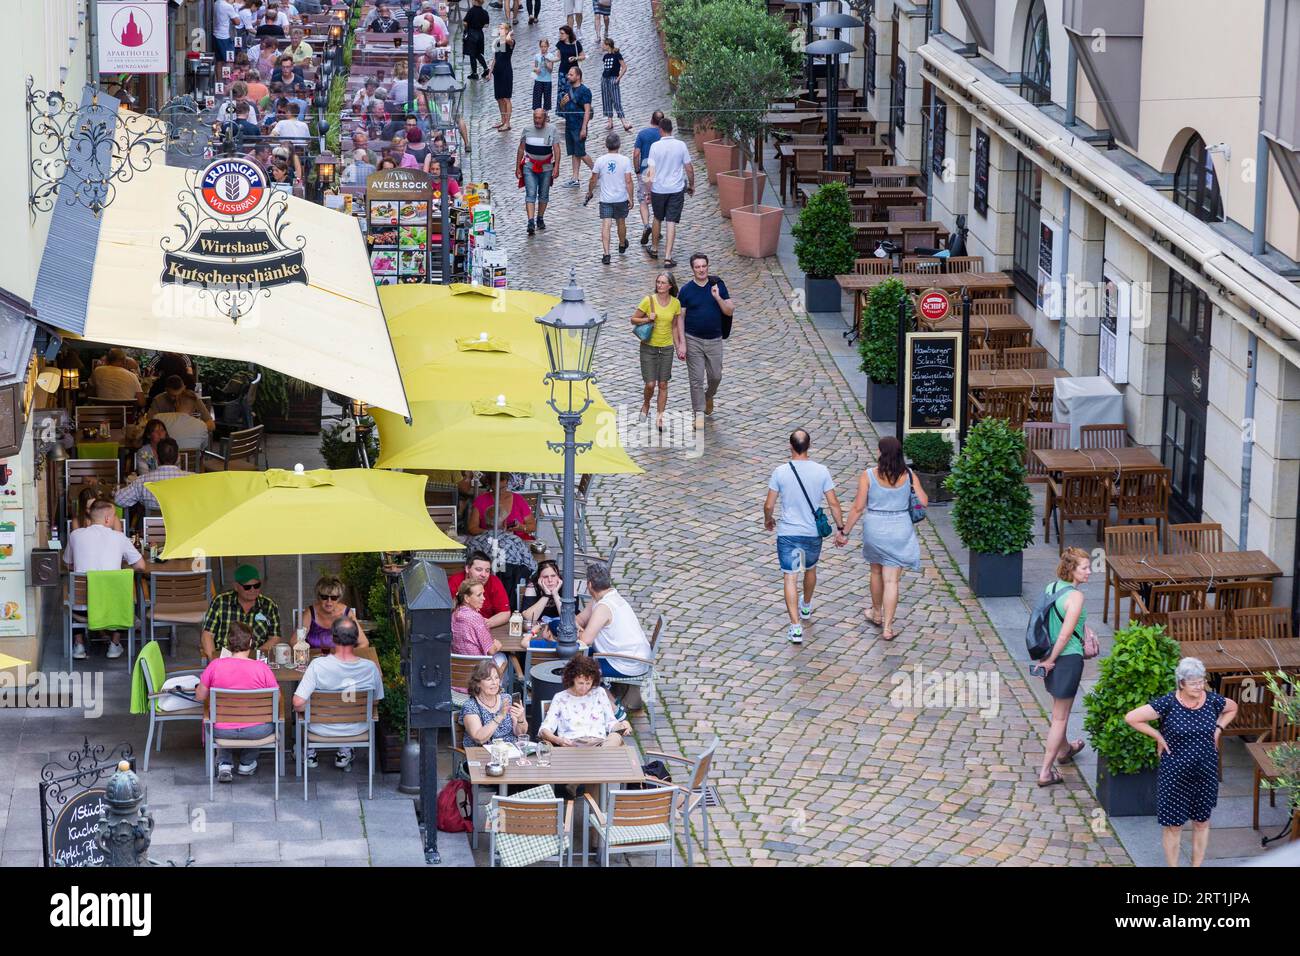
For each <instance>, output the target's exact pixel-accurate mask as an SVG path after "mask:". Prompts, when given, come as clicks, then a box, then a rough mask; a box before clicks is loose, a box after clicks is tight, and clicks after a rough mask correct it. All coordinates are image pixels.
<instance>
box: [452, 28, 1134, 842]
mask: <svg viewBox="0 0 1300 956" xmlns="http://www.w3.org/2000/svg"><path fill="white" fill-rule="evenodd" d="M556 6H557V5H555V4H550V5H548V7H549V9H547V11H546V12H545V15H544V17H543V23H542V24H541V25H539V26H537V27H528V26H525V25H524V21H523V20H522V19H521V23H520V26H518V27H517V28H516V40H517V46H516V50H515V54H514V68H515V101H514V102H515V117H514V129H513V130H512V131H511V132H509V133H498V132H496V131H494V130H493V126H494V125H495V124H496V123H497V122H498V117H497V111H496V106H495V104H494V102H493V101H492V98H491V83H490V82H488V83H484V82H483V81H478V82H477V83H476V84H473V85H472V88H471V90H470V92H468V93H467V94H466V104H467V105H466V108H467V110H468V111H470V112H471V116H472V120H473V126H474V131H475V134H474V152H473V154H472V156H471V157H470V162H469V163H468V164H467V169H466V178H467V179H469V180H484V179H486V180H487V181H488V182H490V183H491V185H492V187H493V189H494V197H493V198H494V203H493V205H494V211H495V213H496V217H497V223H498V229H499V233H500V236H501V237H502V238H503V240H504V244H505V246H506V248H507V249H508V250H509V254H510V264H509V283H510V286H511V287H512V288H522V289H533V290H537V291H545V292H550V293H555V294H558V292H559V290H560V288H561V287H562V285H563V284H564V283H565V282H566V281H567V277H568V270H569V267H570V266H574V267H576V269H577V276H578V281H579V283H580V284H581V285H582V286H583V287H584V288H585V290H586V293H587V297H588V299H589V301H591V302H592V303H593V304H594V305H595V306H596V307H598V308H600V309H604V310H608V312H609V316H610V323H609V326H608V328H607V329H606V331H605V333H604V335H603V336H602V343H601V346H600V350H599V355H598V359H597V361H598V364H599V370H600V384H601V387H602V389H603V391H604V394H605V397H606V398H607V399H608V400H609V402H610V403H611V404H612V405H614V406H615V408H621V409H622V410H623V411H624V412H625V413H626V415H627V417H628V420H629V422H634V421H635V419H636V415H637V413H638V411H639V403H640V395H641V379H640V373H639V369H638V365H637V356H636V350H637V343H636V339H635V338H634V337H633V336H632V335H631V334H630V333H629V326H628V323H627V318H628V316H629V315H630V314H631V312H632V310H633V309H634V308H635V306H636V303H637V302H638V301H639V300H640V298H641V297H642V296H644V295H646V294H647V293H648V292H650V291H651V290H652V284H653V277H654V274H655V271H656V268H657V266H658V263H656V262H653V261H652V260H650V259H649V258H648V257H647V256H646V255H645V254H644V253H643V251H642V249H641V247H640V246H639V245H637V243H636V238H637V237H638V235H639V230H640V221H639V218H638V217H637V215H636V213H635V212H633V214H632V216H631V218H630V220H629V234H630V235H631V236H632V239H633V242H632V246H631V248H630V249H629V250H628V253H627V254H626V256H623V257H619V256H618V254H617V252H615V255H614V263H613V264H612V265H610V266H602V265H601V264H600V252H601V250H600V241H599V221H598V219H597V211H596V204H595V203H594V202H593V203H592V204H591V205H590V206H588V207H586V208H584V207H583V206H582V198H583V196H584V195H585V186H586V172H585V171H584V173H583V176H582V180H583V188H582V189H564V188H559V187H557V188H555V189H553V191H552V193H551V199H552V206H551V209H550V210H549V211H548V214H547V217H546V220H547V225H548V226H549V228H548V229H547V230H546V231H545V232H543V233H539V234H538V235H537V236H536V237H534V238H531V239H530V238H529V237H528V236H527V235H526V234H525V228H524V225H525V220H526V216H525V213H524V211H523V194H522V190H518V189H516V188H515V179H514V172H513V168H512V164H513V157H514V154H515V148H516V146H517V144H518V137H519V135H520V132H521V131H522V130H523V129H524V128H526V127H527V126H529V125H531V118H530V114H529V112H528V110H527V108H526V107H527V106H528V103H529V95H530V91H531V84H532V80H531V77H530V76H529V71H528V64H529V63H530V62H531V58H532V54H533V52H534V51H535V50H536V45H537V39H538V38H539V37H540V36H542V35H543V34H542V32H541V31H542V29H543V27H545V35H546V36H549V37H550V38H551V39H552V41H554V39H555V34H556V28H557V27H558V25H559V23H560V18H559V16H558V14H557V13H556V11H555V9H554V7H556ZM492 16H493V26H494V27H495V24H496V23H497V22H498V21H499V18H500V12H499V11H493V12H492ZM612 19H613V23H612V34H613V36H614V37H615V38H616V40H617V41H618V43H619V46H620V48H621V49H622V51H623V53H624V55H625V56H626V57H627V59H628V60H629V62H630V67H629V71H628V74H627V77H626V80H625V81H624V85H623V103H624V106H625V107H626V109H627V113H628V118H629V121H630V122H632V123H633V124H634V125H635V126H636V128H637V129H640V128H641V127H642V126H644V125H645V123H646V121H647V120H648V118H649V115H650V113H651V111H652V110H654V109H657V108H662V109H664V110H665V111H666V112H668V114H669V115H670V116H671V115H672V109H671V96H670V93H669V90H668V86H667V79H666V76H667V72H666V64H665V61H664V57H663V54H662V52H661V50H660V47H659V43H658V38H657V36H656V34H655V32H654V29H653V25H652V23H651V19H650V8H649V6H648V4H633V3H620V4H617V5H616V6H615V12H614V16H613V18H612ZM592 40H593V34H592V30H591V27H590V25H587V27H586V30H585V33H584V37H583V41H584V44H586V45H587V48H588V51H589V53H590V54H591V55H592V56H591V59H589V61H588V63H587V64H586V66H587V67H589V69H587V70H586V73H587V83H588V85H590V86H592V87H593V88H595V89H596V91H597V92H596V97H595V103H594V108H595V116H594V118H593V121H592V124H591V130H590V136H589V140H588V144H589V150H590V151H591V152H592V153H593V154H594V155H599V154H600V153H602V152H604V148H603V137H604V134H605V128H604V127H605V124H604V118H603V116H601V115H600V95H599V89H598V88H599V66H598V57H596V55H595V51H594V49H592V47H593V46H594V43H593V42H592ZM558 125H559V124H557V126H558ZM620 134H621V135H622V133H621V130H620ZM633 135H634V134H626V135H624V148H623V151H624V152H625V153H629V154H630V152H631V138H632V136H633ZM688 142H689V138H688ZM692 149H693V151H694V153H695V155H696V160H697V187H698V188H697V191H696V194H695V196H694V197H693V198H688V199H687V201H686V209H685V212H684V214H683V221H682V228H681V229H680V231H679V240H678V242H679V244H678V249H677V251H676V258H677V259H678V260H679V262H680V263H681V265H680V266H679V267H678V268H677V270H676V272H677V275H678V277H679V281H680V280H685V279H687V278H689V270H688V268H687V267H686V265H685V263H686V260H687V258H688V256H689V255H690V253H691V252H692V251H696V250H700V251H703V252H705V253H707V254H708V255H709V257H710V260H711V265H710V270H711V272H713V273H715V274H717V275H720V276H721V277H723V278H724V279H725V281H726V282H727V284H728V286H729V287H730V290H731V293H732V297H733V298H734V299H735V300H736V301H737V303H738V309H737V313H736V319H735V332H734V334H733V336H732V338H731V339H730V340H729V342H728V343H727V347H726V350H727V351H726V364H725V371H724V378H723V384H722V388H721V390H720V392H719V395H718V400H717V412H716V415H715V416H714V418H713V420H712V421H710V423H709V425H708V427H707V429H706V431H705V433H704V444H703V447H702V449H700V450H702V455H698V456H697V454H696V452H697V449H695V448H689V449H687V448H648V447H642V448H631V449H629V450H630V451H631V452H632V454H633V456H634V457H635V458H636V460H637V461H638V462H639V463H640V464H641V465H642V466H643V467H644V468H645V469H646V474H645V475H643V476H633V477H627V478H615V479H603V480H601V481H600V482H599V483H598V485H597V486H596V487H597V490H596V493H595V506H594V507H593V508H592V527H593V531H594V534H595V536H596V539H597V541H596V543H597V545H598V546H600V547H606V546H608V545H609V544H610V542H611V541H612V540H613V539H614V538H615V537H616V536H617V537H619V538H620V539H621V544H620V547H619V559H618V561H617V562H616V566H615V578H616V582H617V583H618V584H619V585H620V589H621V590H622V591H623V592H624V593H625V594H626V595H627V596H628V597H629V598H630V599H632V600H634V602H635V603H636V605H637V606H638V608H639V609H640V612H641V617H642V620H643V621H649V620H652V617H653V614H654V613H655V612H662V613H663V614H664V615H665V616H666V618H667V627H666V631H665V634H664V636H663V637H662V638H661V641H660V644H659V653H658V666H657V671H658V674H659V684H658V686H659V697H660V701H661V702H660V707H661V708H662V709H661V710H660V712H659V717H658V724H657V730H658V735H657V740H656V739H655V738H652V737H651V735H650V730H649V724H648V722H647V721H646V720H645V719H644V715H643V714H637V715H636V726H637V731H638V740H639V743H640V745H641V747H642V749H643V750H644V749H658V750H666V751H669V752H674V753H684V754H690V753H694V752H696V751H697V750H699V749H701V748H702V747H704V746H706V745H707V744H708V742H709V741H710V740H711V739H712V737H713V735H714V734H717V735H718V736H719V737H720V738H721V744H720V747H719V751H718V758H717V761H716V763H715V771H714V775H713V782H714V783H715V784H716V786H717V789H718V795H719V799H720V804H721V805H720V807H719V808H718V809H717V810H715V811H714V812H713V814H712V821H713V824H714V832H713V833H712V834H711V839H710V842H709V847H708V853H707V860H708V862H709V863H712V864H754V865H775V864H790V863H802V864H808V863H837V864H844V863H869V864H889V863H921V864H981V865H994V864H1002V863H1012V864H1076V865H1077V864H1088V865H1094V864H1125V863H1128V862H1129V858H1128V856H1127V854H1126V853H1125V852H1124V850H1123V848H1122V847H1121V845H1120V844H1119V842H1118V840H1117V839H1116V838H1115V837H1114V835H1113V834H1111V833H1110V832H1109V831H1108V830H1107V829H1106V828H1105V827H1104V826H1099V827H1097V829H1100V830H1101V834H1100V835H1099V834H1098V833H1096V832H1094V826H1095V825H1096V823H1097V821H1098V819H1099V817H1100V813H1101V811H1100V810H1099V808H1098V807H1097V804H1096V802H1095V801H1094V799H1093V797H1092V795H1091V793H1090V791H1089V790H1088V788H1087V787H1086V786H1085V784H1084V782H1083V780H1082V779H1081V778H1080V776H1079V774H1078V772H1077V771H1076V770H1075V769H1073V768H1063V774H1064V776H1065V779H1066V785H1065V786H1062V787H1050V788H1046V789H1039V788H1038V787H1036V786H1035V773H1036V765H1037V762H1038V759H1039V755H1040V753H1041V736H1042V734H1043V732H1044V730H1045V727H1046V715H1045V713H1044V712H1043V710H1042V708H1041V707H1040V705H1039V704H1038V702H1037V700H1036V699H1035V698H1034V696H1033V695H1032V694H1031V692H1030V690H1029V688H1028V687H1027V686H1026V684H1025V682H1024V680H1023V678H1022V677H1021V676H1020V670H1019V668H1018V667H1017V666H1016V665H1015V663H1014V662H1013V661H1012V660H1010V658H1009V656H1008V655H1007V653H1006V651H1005V649H1004V647H1003V645H1002V643H1001V641H1000V640H999V638H998V637H997V635H996V634H995V633H994V632H993V629H992V627H991V626H990V624H989V622H988V620H987V618H986V617H985V614H984V611H983V610H982V608H981V607H980V605H979V604H978V602H976V601H975V600H974V598H973V597H971V595H970V593H969V591H968V590H967V589H966V587H965V584H964V582H963V580H962V577H961V574H960V572H959V570H958V567H957V564H956V563H955V561H954V559H953V557H952V556H951V555H950V554H949V552H948V551H947V550H946V549H945V548H944V547H943V545H942V543H941V542H940V540H939V538H938V535H937V534H936V533H935V531H934V529H933V528H932V527H930V526H929V524H922V525H921V526H920V528H921V541H922V564H923V566H924V568H925V570H924V572H923V573H922V574H920V575H905V576H904V593H903V598H902V605H901V607H900V621H899V623H900V625H901V628H902V632H901V634H900V636H899V639H898V640H897V641H896V642H894V643H892V644H886V643H881V642H879V641H878V639H877V638H876V634H877V633H878V632H876V631H873V630H869V629H868V628H866V627H865V625H864V624H863V617H862V611H863V607H864V606H865V601H866V599H867V572H866V566H865V565H864V564H863V563H862V560H861V556H860V552H859V550H855V549H860V547H861V544H860V541H861V539H860V537H858V538H857V541H856V542H855V544H854V545H852V546H851V547H850V548H848V549H844V550H839V551H837V550H834V549H831V548H829V546H828V548H827V550H826V551H825V552H824V553H823V559H822V563H821V565H820V566H819V571H820V580H819V584H818V591H817V595H816V610H815V616H814V618H813V621H812V622H811V626H810V627H806V628H805V637H804V643H803V645H802V646H793V645H791V644H789V643H788V642H787V640H786V637H785V627H786V619H785V613H784V607H783V604H782V600H781V593H780V574H779V572H778V570H777V564H776V555H775V543H774V537H773V535H772V534H770V533H767V532H765V531H763V529H762V512H761V505H762V501H763V497H764V495H765V494H766V488H767V480H768V477H769V475H770V474H771V471H772V469H773V468H774V467H775V466H776V465H777V464H779V463H780V462H781V461H783V460H784V458H785V457H786V455H787V451H788V446H787V443H786V436H787V435H788V434H789V432H790V431H791V430H792V429H793V428H794V427H796V426H804V427H807V428H808V429H809V431H810V432H811V435H812V439H813V449H812V456H813V457H814V458H815V459H817V460H819V461H821V462H823V463H824V464H826V465H827V466H828V467H829V468H830V469H831V472H832V474H833V476H834V478H835V481H836V486H837V492H838V494H839V496H840V500H841V502H843V503H844V505H845V507H846V508H847V506H848V504H849V503H850V502H851V500H852V497H853V491H854V488H855V487H856V481H857V475H858V473H859V471H860V470H861V469H862V468H863V467H865V466H866V465H867V464H868V463H869V462H870V455H871V450H874V448H875V443H876V435H875V433H874V432H873V431H872V429H871V426H870V424H869V423H868V422H867V421H866V419H865V416H863V414H862V413H861V410H860V408H859V406H858V404H857V402H856V401H855V400H854V397H853V395H852V393H851V391H850V389H849V388H848V386H847V384H846V382H845V379H844V377H843V375H842V374H841V372H840V371H839V370H838V369H837V368H836V366H835V364H834V362H833V361H832V359H831V358H830V356H829V355H828V353H827V352H826V349H825V346H824V345H823V343H822V340H821V338H820V337H819V336H818V334H817V332H816V331H815V330H814V328H813V326H812V325H811V323H810V322H808V321H807V319H806V317H804V316H801V315H798V314H796V312H795V311H794V310H793V309H792V306H791V303H792V302H794V301H795V297H794V296H793V295H792V289H791V287H790V284H789V282H788V281H787V279H786V277H785V275H784V273H783V272H782V271H781V269H780V268H779V266H778V264H777V260H776V259H775V258H773V259H768V260H759V261H755V260H749V259H743V258H740V257H738V256H737V255H736V254H735V252H734V245H733V241H732V237H731V233H730V230H729V229H728V228H727V225H726V222H725V220H723V219H722V218H721V217H720V216H719V214H718V210H717V203H716V190H715V189H714V188H713V187H710V186H708V185H707V180H706V178H705V176H704V167H703V158H702V155H701V154H700V152H699V149H698V144H692ZM561 171H562V173H563V174H564V175H562V176H561V177H559V178H560V180H561V181H563V180H564V179H567V172H568V159H567V156H566V157H565V159H564V160H563V162H562V167H561ZM669 409H670V410H673V411H677V412H679V413H681V414H683V415H685V414H686V413H688V412H689V396H688V393H687V379H686V371H685V367H684V364H683V363H678V364H677V365H676V367H675V369H674V376H673V381H672V386H671V388H670V399H669ZM629 430H630V431H632V432H633V433H634V432H635V430H634V429H632V428H631V427H630V428H629ZM915 668H920V669H921V671H920V674H929V673H933V672H936V671H940V670H942V671H949V672H951V671H959V672H962V673H963V674H969V675H978V677H979V678H980V679H981V680H982V681H984V682H985V683H984V685H983V686H986V687H989V688H991V689H992V690H993V691H995V694H994V696H993V707H994V709H995V712H994V713H992V714H991V715H989V716H981V714H980V712H979V705H978V704H975V703H974V702H972V705H971V706H968V707H955V708H949V707H943V706H930V707H925V708H917V707H911V706H895V705H894V704H892V703H891V701H890V694H891V691H893V690H895V685H896V684H897V683H898V682H899V680H902V679H907V680H912V679H915V678H916V677H918V676H919V675H918V672H917V671H916V670H914V669H915ZM1078 706H1079V707H1081V706H1082V705H1081V703H1080V704H1079V705H1078ZM986 713H987V711H986ZM698 838H699V834H698V833H696V834H694V835H693V836H692V839H693V840H695V841H696V847H697V852H696V860H697V862H699V861H701V860H702V859H703V858H704V854H702V853H701V852H699V851H700V849H701V847H700V845H699V842H698Z"/></svg>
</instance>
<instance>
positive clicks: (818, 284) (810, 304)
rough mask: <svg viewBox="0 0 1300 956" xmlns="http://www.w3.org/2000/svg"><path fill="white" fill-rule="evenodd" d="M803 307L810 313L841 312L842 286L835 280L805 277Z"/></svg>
mask: <svg viewBox="0 0 1300 956" xmlns="http://www.w3.org/2000/svg"><path fill="white" fill-rule="evenodd" d="M803 305H804V308H805V309H807V310H808V311H809V312H839V311H840V284H839V283H838V282H836V281H835V280H834V279H815V278H813V277H812V276H810V275H805V276H804V277H803Z"/></svg>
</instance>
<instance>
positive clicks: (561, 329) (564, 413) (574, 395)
mask: <svg viewBox="0 0 1300 956" xmlns="http://www.w3.org/2000/svg"><path fill="white" fill-rule="evenodd" d="M608 318H609V315H608V313H599V312H597V311H596V310H595V309H593V308H591V306H589V305H587V300H586V297H585V296H584V295H583V292H582V289H581V288H580V287H579V286H578V280H577V270H576V269H574V268H572V267H571V268H570V269H569V285H568V287H567V288H565V290H564V291H563V292H562V293H561V294H560V304H559V305H557V306H556V307H555V308H553V309H551V311H550V312H547V313H546V314H545V315H543V316H540V317H539V318H538V319H537V322H538V324H540V325H541V326H542V328H543V329H544V330H545V332H546V360H547V362H548V363H549V365H550V369H551V370H550V372H548V373H547V375H546V382H547V383H548V384H549V385H550V386H551V397H550V400H549V401H548V402H547V404H548V405H550V406H551V409H552V410H553V411H554V412H555V414H556V416H557V417H558V418H559V420H560V425H561V427H563V428H564V441H563V442H547V443H546V444H547V447H549V448H550V449H551V451H554V452H563V453H564V526H563V534H562V539H563V540H562V541H561V543H560V547H561V548H563V557H562V560H563V569H562V575H563V584H562V588H561V591H560V623H559V630H558V632H557V634H556V652H557V653H558V654H559V656H560V657H561V658H565V659H567V658H570V657H574V656H575V655H576V654H577V653H578V626H577V623H576V622H575V620H574V618H575V616H576V615H575V610H574V597H573V548H574V540H573V538H574V503H573V500H574V472H575V470H576V458H577V456H578V453H579V452H584V451H589V450H590V449H591V442H576V441H574V434H575V433H576V432H577V430H578V425H579V424H581V423H582V413H583V412H585V411H586V410H587V409H588V408H589V407H590V406H591V383H592V382H593V381H594V380H595V377H596V376H595V373H593V372H592V370H591V363H592V359H593V358H594V357H595V354H596V340H597V339H598V338H599V337H600V329H601V326H603V325H604V324H605V322H606V321H607V320H608ZM579 403H581V404H579Z"/></svg>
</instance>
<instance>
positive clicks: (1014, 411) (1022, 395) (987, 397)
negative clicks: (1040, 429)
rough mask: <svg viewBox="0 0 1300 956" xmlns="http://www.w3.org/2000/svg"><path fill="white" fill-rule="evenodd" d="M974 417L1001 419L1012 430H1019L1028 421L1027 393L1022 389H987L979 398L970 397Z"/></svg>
mask: <svg viewBox="0 0 1300 956" xmlns="http://www.w3.org/2000/svg"><path fill="white" fill-rule="evenodd" d="M971 406H972V408H973V410H974V411H975V417H977V418H979V419H984V418H1001V419H1003V420H1004V421H1005V422H1006V423H1007V424H1008V425H1010V426H1011V427H1012V428H1020V427H1021V426H1023V425H1024V424H1025V422H1026V421H1027V420H1028V419H1029V393H1028V392H1026V391H1025V390H1024V389H1023V388H988V389H985V390H984V394H983V396H982V397H980V398H976V397H975V395H974V394H972V395H971Z"/></svg>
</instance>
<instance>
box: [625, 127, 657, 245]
mask: <svg viewBox="0 0 1300 956" xmlns="http://www.w3.org/2000/svg"><path fill="white" fill-rule="evenodd" d="M663 118H664V111H663V110H655V111H654V113H652V114H651V115H650V125H649V126H647V127H646V128H645V129H643V130H641V132H639V133H637V134H636V142H635V143H634V144H633V145H632V167H633V169H634V170H635V172H636V201H637V203H638V204H639V205H640V206H641V226H642V229H641V245H643V246H644V245H645V244H646V243H648V242H649V241H650V233H651V232H652V231H653V229H654V227H653V226H651V225H650V190H649V189H648V188H647V187H646V184H645V180H644V179H643V178H642V177H643V176H644V175H645V171H646V166H648V165H649V163H650V147H651V146H653V145H654V144H655V143H657V142H658V141H659V137H660V136H661V135H662V134H661V133H660V132H659V124H660V123H661V122H662V121H663Z"/></svg>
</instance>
